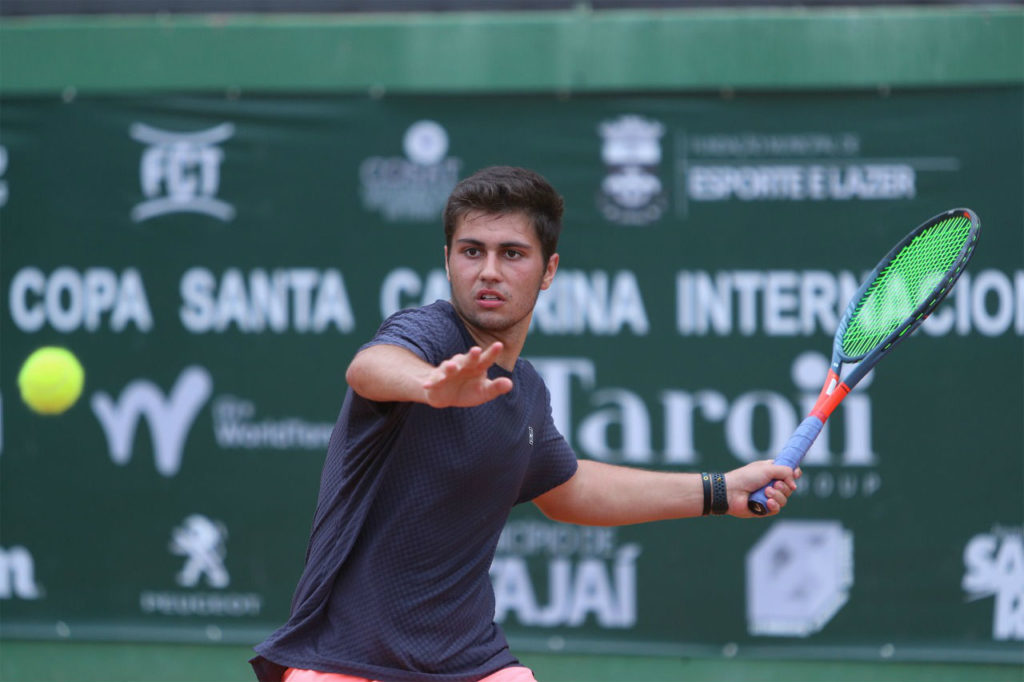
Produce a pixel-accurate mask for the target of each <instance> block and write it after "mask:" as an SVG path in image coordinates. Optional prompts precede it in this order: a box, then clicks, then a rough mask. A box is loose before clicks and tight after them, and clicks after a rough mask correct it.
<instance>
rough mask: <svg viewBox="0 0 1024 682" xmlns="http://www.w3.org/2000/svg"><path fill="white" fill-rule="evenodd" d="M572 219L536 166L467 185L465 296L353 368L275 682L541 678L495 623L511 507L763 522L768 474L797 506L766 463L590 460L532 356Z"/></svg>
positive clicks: (458, 225) (413, 319) (449, 254)
mask: <svg viewBox="0 0 1024 682" xmlns="http://www.w3.org/2000/svg"><path fill="white" fill-rule="evenodd" d="M561 218H562V199H561V197H559V196H558V194H557V193H556V192H555V190H554V189H553V188H552V187H551V186H550V185H549V184H548V183H547V182H546V181H545V180H544V179H543V178H542V177H540V176H539V175H537V174H536V173H533V172H531V171H528V170H525V169H520V168H508V167H494V168H486V169H484V170H481V171H479V172H478V173H476V174H475V175H473V176H471V177H469V178H467V179H465V180H463V181H462V182H460V183H459V184H458V185H457V186H456V187H455V189H454V190H453V192H452V195H451V197H450V198H449V200H448V205H447V207H446V209H445V214H444V224H445V251H444V256H445V268H446V270H447V273H448V280H449V281H450V282H451V300H450V301H437V302H435V303H433V304H431V305H428V306H424V307H422V308H416V309H410V310H404V311H401V312H399V313H396V314H395V315H393V316H391V317H390V318H388V319H387V320H386V321H385V322H384V324H383V325H382V326H381V328H380V329H379V330H378V331H377V334H376V335H375V336H374V338H373V339H372V340H371V341H370V342H369V343H368V344H367V345H365V346H363V348H361V349H360V350H359V352H358V353H357V354H356V356H355V358H354V359H353V360H352V363H351V365H350V366H349V368H348V371H347V373H346V379H347V380H348V384H349V390H348V392H347V393H346V396H345V401H344V404H343V406H342V410H341V414H340V416H339V418H338V423H337V425H336V426H335V429H334V433H333V435H332V437H331V442H330V446H329V448H328V454H327V460H326V462H325V465H324V471H323V477H322V479H321V485H320V494H319V499H318V504H317V509H316V514H315V517H314V521H313V529H312V534H311V537H310V541H309V548H308V550H307V555H306V567H305V570H304V572H303V574H302V577H301V579H300V580H299V585H298V587H297V589H296V592H295V597H294V599H293V602H292V613H291V616H290V618H289V620H288V622H287V623H286V624H285V625H284V626H282V627H281V628H280V629H279V630H277V631H276V632H275V633H274V634H272V635H271V636H270V637H269V638H268V639H267V640H266V641H265V642H263V643H262V644H260V645H259V646H257V647H256V651H257V652H258V653H259V656H257V657H256V658H254V659H253V660H252V664H253V667H254V669H255V670H256V672H257V676H258V677H259V679H260V680H262V681H264V682H267V681H269V680H275V681H276V680H282V679H283V680H286V682H312V681H313V680H318V681H321V682H327V681H328V680H331V681H333V682H342V681H343V680H344V681H348V682H366V681H367V680H383V681H386V682H427V681H431V680H434V681H444V682H475V681H477V680H486V682H533V680H534V677H533V674H532V673H531V672H530V671H529V669H527V668H525V667H523V666H521V665H520V664H519V662H518V661H517V660H516V659H515V657H513V656H512V654H511V653H510V652H509V648H508V644H507V643H506V641H505V638H504V635H503V634H502V632H501V629H500V628H499V627H498V625H497V624H495V623H494V620H493V618H494V594H493V591H492V588H491V583H490V577H489V572H488V571H489V567H490V564H491V560H492V558H493V556H494V551H495V548H496V546H497V543H498V537H499V535H500V534H501V530H502V528H503V526H504V524H505V521H506V519H507V517H508V514H509V512H510V510H511V509H512V507H513V506H515V505H516V504H519V503H522V502H527V501H532V502H533V503H534V504H536V505H537V506H538V507H539V508H540V509H541V510H542V511H543V512H544V513H545V514H546V515H547V516H549V517H550V518H552V519H556V520H558V521H565V522H568V523H577V524H589V525H621V524H631V523H641V522H645V521H654V520H660V519H673V518H683V517H689V516H699V515H701V514H702V513H704V514H706V513H708V509H709V507H713V508H714V511H715V513H729V514H732V515H734V516H750V513H749V512H748V511H747V496H748V494H749V493H751V492H753V491H754V490H757V489H758V488H761V487H763V486H765V485H767V484H768V483H769V482H770V481H771V480H772V479H777V480H778V482H777V483H776V484H775V486H774V488H772V489H770V490H769V495H768V507H769V511H770V513H777V512H778V511H779V509H781V508H782V506H784V505H785V504H786V500H787V498H788V497H789V495H790V494H791V493H792V491H793V490H794V489H795V488H796V478H797V477H798V476H799V470H798V471H796V472H794V471H793V470H791V469H789V468H787V467H780V466H775V465H773V464H771V463H770V462H755V463H753V464H749V465H747V466H745V467H742V468H740V469H737V470H735V471H732V472H729V473H728V474H725V475H724V476H723V475H721V474H716V475H714V476H713V477H702V476H701V475H698V474H681V473H664V472H653V471H646V470H641V469H632V468H627V467H619V466H612V465H608V464H602V463H599V462H594V461H586V460H584V461H577V459H576V456H575V455H574V453H573V451H572V449H571V448H570V447H569V445H568V443H567V442H566V441H565V439H564V438H563V437H562V436H561V435H560V434H559V433H558V431H557V430H556V429H555V427H554V423H553V421H552V416H551V406H550V400H549V396H548V392H547V389H546V388H545V386H544V384H543V382H542V381H541V379H540V377H539V375H538V374H537V373H536V371H535V370H534V369H533V367H532V366H530V364H529V363H528V362H526V361H525V360H522V359H520V357H519V355H520V353H521V351H522V349H523V344H524V343H525V341H526V335H527V331H528V330H529V327H530V320H531V318H532V316H533V308H534V304H535V303H536V301H537V296H538V294H539V293H540V292H541V291H542V290H544V289H547V288H548V287H549V286H550V285H551V281H552V279H553V278H554V276H555V271H556V270H557V269H558V254H557V253H555V249H556V247H557V244H558V235H559V232H560V230H561ZM712 480H714V486H713V487H712V485H711V483H712Z"/></svg>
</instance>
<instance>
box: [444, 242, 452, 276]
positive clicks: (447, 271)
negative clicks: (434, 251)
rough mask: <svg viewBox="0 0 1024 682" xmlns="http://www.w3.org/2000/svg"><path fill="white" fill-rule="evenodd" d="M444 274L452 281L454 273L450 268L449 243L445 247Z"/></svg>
mask: <svg viewBox="0 0 1024 682" xmlns="http://www.w3.org/2000/svg"><path fill="white" fill-rule="evenodd" d="M444 276H445V277H447V278H448V281H449V282H451V281H452V273H451V272H450V271H449V270H448V245H447V244H445V247H444Z"/></svg>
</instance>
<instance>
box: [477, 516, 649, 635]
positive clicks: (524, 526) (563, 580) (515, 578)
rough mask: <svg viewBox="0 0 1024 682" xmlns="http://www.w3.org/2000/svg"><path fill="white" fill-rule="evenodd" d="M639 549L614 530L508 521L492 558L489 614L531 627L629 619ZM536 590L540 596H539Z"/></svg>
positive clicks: (626, 624)
mask: <svg viewBox="0 0 1024 682" xmlns="http://www.w3.org/2000/svg"><path fill="white" fill-rule="evenodd" d="M640 553H641V547H640V545H638V544H635V543H625V544H619V543H618V541H617V538H616V530H615V529H614V528H598V527H593V528H591V527H577V526H567V525H564V524H557V523H546V522H540V521H511V522H509V523H508V525H506V526H505V529H504V530H503V531H502V533H501V538H500V539H499V541H498V549H497V552H496V555H495V559H494V562H493V563H492V564H491V583H492V585H493V586H494V596H495V620H496V621H497V622H499V623H501V622H506V621H507V620H509V619H510V618H515V620H516V621H517V622H518V623H519V624H520V625H525V626H534V627H557V626H565V627H572V628H575V627H581V626H583V625H585V624H586V623H587V622H588V621H592V622H594V623H596V624H597V625H598V626H599V627H602V628H615V629H618V628H630V627H633V626H634V625H636V621H637V608H636V603H637V602H636V594H637V583H636V563H637V557H639V556H640ZM538 595H547V599H546V601H545V600H542V599H541V598H540V597H539V596H538Z"/></svg>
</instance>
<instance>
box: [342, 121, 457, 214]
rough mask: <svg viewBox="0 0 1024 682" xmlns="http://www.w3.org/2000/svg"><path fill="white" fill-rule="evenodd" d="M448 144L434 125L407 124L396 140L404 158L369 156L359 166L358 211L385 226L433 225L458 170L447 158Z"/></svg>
mask: <svg viewBox="0 0 1024 682" xmlns="http://www.w3.org/2000/svg"><path fill="white" fill-rule="evenodd" d="M448 144H449V140H448V132H447V131H446V130H445V129H444V127H443V126H442V125H441V124H440V123H437V122H436V121H428V120H423V121H417V122H415V123H413V124H412V125H411V126H409V128H408V130H406V131H405V136H404V137H403V139H402V150H403V151H404V152H405V158H402V157H383V156H372V157H370V158H368V159H366V160H364V161H363V162H362V164H361V165H360V166H359V182H360V191H361V194H362V201H363V207H364V208H365V209H366V210H368V211H372V212H376V213H380V214H381V215H382V216H383V217H384V219H385V220H386V221H388V222H402V221H412V222H423V221H430V222H436V221H437V219H438V218H439V217H440V215H441V211H442V210H443V209H444V206H445V203H446V202H447V201H448V195H449V194H450V193H451V191H452V189H453V188H454V187H455V184H456V183H457V182H458V180H459V169H460V168H461V166H462V161H461V160H460V159H458V158H455V157H450V156H447V154H448Z"/></svg>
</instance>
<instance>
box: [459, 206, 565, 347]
mask: <svg viewBox="0 0 1024 682" xmlns="http://www.w3.org/2000/svg"><path fill="white" fill-rule="evenodd" d="M445 267H446V269H447V271H448V281H449V282H451V286H452V305H453V306H454V307H455V310H456V312H458V314H459V316H460V317H461V318H462V319H463V321H464V322H465V323H466V325H467V326H468V327H469V328H470V332H471V333H472V334H473V336H474V338H476V340H477V342H479V343H481V344H483V343H486V342H489V341H495V340H501V341H505V342H506V343H507V342H509V341H510V340H513V339H511V338H508V335H509V333H510V332H511V333H516V332H518V333H521V334H522V339H525V336H526V332H527V330H528V329H529V327H530V319H531V318H532V315H533V306H534V304H535V303H536V302H537V296H538V295H539V294H540V292H541V291H542V290H543V289H547V288H548V287H549V286H550V285H551V280H552V279H553V278H554V276H555V270H556V269H557V268H558V254H553V255H552V256H551V258H550V259H549V260H548V261H547V262H545V261H544V256H543V254H542V253H541V245H540V239H539V238H538V237H537V231H536V230H535V229H534V227H533V224H532V223H531V222H530V219H529V218H527V217H526V216H525V215H522V214H519V213H512V214H507V215H492V214H486V213H479V212H471V213H469V214H467V215H466V216H465V217H463V218H462V220H461V221H460V222H459V223H458V224H457V226H456V228H455V233H454V234H453V235H452V244H451V248H450V249H449V248H448V247H445ZM520 341H521V339H520Z"/></svg>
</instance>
